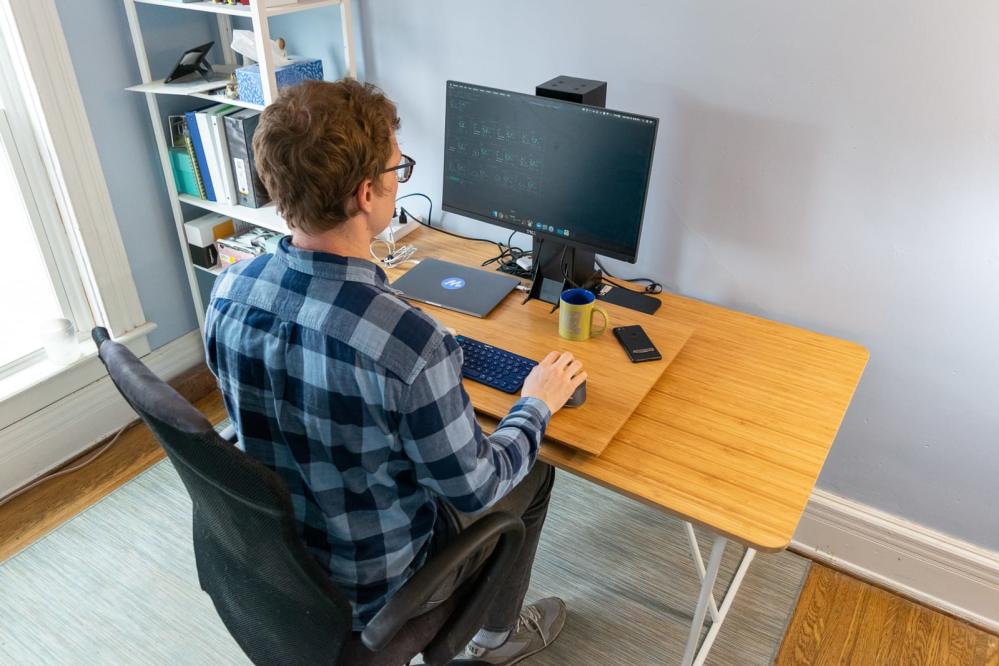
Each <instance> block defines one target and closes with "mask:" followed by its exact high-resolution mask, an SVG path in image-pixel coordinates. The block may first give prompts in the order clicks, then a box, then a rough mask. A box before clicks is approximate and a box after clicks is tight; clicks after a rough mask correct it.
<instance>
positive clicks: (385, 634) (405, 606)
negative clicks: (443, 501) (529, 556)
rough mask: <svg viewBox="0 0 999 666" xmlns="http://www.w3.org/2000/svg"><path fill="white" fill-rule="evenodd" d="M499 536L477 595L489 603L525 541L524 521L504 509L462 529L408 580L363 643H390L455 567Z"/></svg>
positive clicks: (374, 646)
mask: <svg viewBox="0 0 999 666" xmlns="http://www.w3.org/2000/svg"><path fill="white" fill-rule="evenodd" d="M497 537H499V542H498V543H497V544H496V548H495V550H494V551H493V553H492V555H491V556H490V558H489V560H488V561H487V562H486V564H485V565H483V570H484V572H485V575H484V576H483V578H485V579H486V580H483V582H482V583H481V585H480V589H479V593H478V595H477V596H478V597H480V598H481V599H482V600H483V601H485V602H486V603H487V604H488V602H491V601H492V597H493V596H494V595H495V593H496V590H498V585H499V583H500V582H501V581H502V580H503V579H504V578H505V575H504V574H505V573H506V570H508V569H509V568H510V567H511V566H512V565H513V563H514V561H515V559H516V557H517V555H518V554H519V553H520V547H521V545H523V543H524V523H523V522H521V520H520V519H519V518H517V517H516V516H514V515H513V514H510V513H506V512H502V511H500V512H497V513H491V514H489V515H487V516H484V517H483V518H482V519H480V520H478V521H476V522H475V523H473V524H472V525H471V526H470V527H469V528H468V529H466V530H463V531H462V532H461V533H459V534H458V536H457V538H456V539H455V540H454V541H452V542H451V543H449V544H447V546H445V547H444V549H443V550H441V551H440V552H439V553H436V554H435V555H434V556H433V557H431V558H430V559H429V560H428V561H427V563H426V564H425V565H424V566H423V567H422V568H421V569H420V570H419V571H417V572H416V573H415V574H414V575H413V577H412V578H410V579H409V580H408V581H406V584H405V585H403V586H402V587H401V588H399V590H398V591H397V592H396V593H395V594H394V595H392V598H391V599H389V600H388V603H387V604H385V606H383V607H382V609H381V610H380V611H378V614H377V615H375V617H374V618H372V620H371V622H369V623H368V626H366V627H365V628H364V631H363V632H361V642H363V643H364V645H365V647H367V648H368V649H369V650H371V651H372V652H378V651H379V650H381V649H383V648H384V647H385V646H386V645H388V644H389V643H390V642H391V641H392V639H393V638H395V635H396V634H397V633H398V632H399V630H400V629H402V627H403V626H405V625H406V623H407V622H409V621H410V620H411V619H412V618H413V617H415V616H416V615H417V614H418V613H417V611H418V610H419V609H420V607H421V606H422V605H423V604H424V603H425V602H426V601H427V600H428V599H429V598H430V596H431V595H432V594H433V593H434V592H436V591H437V589H438V588H439V587H440V586H441V585H442V584H443V583H444V582H445V581H446V580H447V578H448V576H449V575H450V574H451V573H452V572H453V571H454V570H455V569H457V568H458V567H459V566H461V565H462V563H464V562H465V561H466V560H467V559H468V558H470V557H472V556H473V555H474V554H475V553H476V552H478V550H479V549H480V548H482V547H483V546H486V545H487V544H488V543H489V542H490V541H491V540H492V539H495V538H497ZM475 605H476V604H472V606H475ZM478 605H482V604H478ZM467 610H468V608H466V612H467ZM482 610H483V611H484V609H482Z"/></svg>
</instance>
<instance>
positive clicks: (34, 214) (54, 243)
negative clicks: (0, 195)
mask: <svg viewBox="0 0 999 666" xmlns="http://www.w3.org/2000/svg"><path fill="white" fill-rule="evenodd" d="M0 69H8V67H7V66H5V65H0ZM8 83H9V81H8V80H7V77H6V72H4V71H0V150H2V151H4V152H6V154H7V157H8V158H9V160H10V166H11V171H12V172H13V175H14V180H15V181H16V183H17V186H18V190H19V191H20V193H21V197H22V200H23V202H24V207H25V211H26V213H27V216H28V223H29V224H30V226H31V230H32V232H33V233H34V236H35V239H36V240H37V241H38V249H39V252H40V254H41V258H42V262H43V263H44V264H45V269H46V272H47V273H48V275H49V278H50V280H51V281H52V287H53V290H54V291H55V296H56V299H57V300H58V301H59V306H60V309H61V311H62V312H63V314H64V315H65V316H68V317H70V318H71V319H72V320H73V323H74V324H76V327H77V330H78V331H79V332H80V334H81V335H84V334H85V332H86V331H88V330H90V329H91V328H92V327H93V326H94V314H93V310H92V308H91V306H90V302H89V300H88V299H87V294H86V291H85V290H84V288H83V280H82V278H81V276H80V271H79V269H78V267H77V265H76V260H75V258H74V257H73V253H72V250H71V249H70V245H69V238H68V237H67V236H66V233H65V230H64V229H63V228H62V221H61V219H60V218H59V211H58V209H57V208H56V206H55V197H54V195H53V194H52V190H51V187H50V186H49V183H48V179H47V177H46V176H45V175H44V170H42V169H41V167H42V163H41V156H40V155H39V154H38V151H37V146H36V145H35V144H34V141H33V138H32V137H31V136H30V135H27V136H26V135H25V133H24V132H21V133H20V136H18V133H16V132H15V129H14V127H13V126H12V124H11V122H10V117H9V114H8V112H7V109H6V108H5V106H4V100H6V99H11V97H12V95H10V96H9V93H10V92H11V91H10V90H9V88H8V86H7V85H6V84H8ZM30 173H34V174H38V173H41V174H42V176H41V177H40V178H39V177H38V176H37V175H36V176H35V177H31V176H30V175H29V174H30ZM40 348H41V345H39V349H36V350H34V351H32V352H29V353H28V354H25V355H24V356H21V357H19V358H17V359H14V360H12V361H10V362H8V363H6V364H4V365H0V378H3V377H6V376H9V375H11V374H13V373H14V372H17V371H18V370H19V369H22V368H23V367H25V366H26V365H30V364H32V363H35V362H37V361H38V360H40V359H41V358H43V357H44V353H43V352H41V351H40Z"/></svg>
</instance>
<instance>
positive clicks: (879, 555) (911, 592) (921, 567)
mask: <svg viewBox="0 0 999 666" xmlns="http://www.w3.org/2000/svg"><path fill="white" fill-rule="evenodd" d="M791 548H792V549H793V550H796V551H798V552H800V553H801V554H803V555H806V556H808V557H811V558H813V559H815V560H818V561H821V562H824V563H827V564H829V565H830V566H832V567H835V568H837V569H841V570H843V571H846V572H847V573H850V574H852V575H854V576H856V577H857V578H861V579H864V580H868V581H870V582H872V583H876V584H877V585H880V586H882V587H884V588H887V589H889V590H892V591H894V592H897V593H899V594H901V595H903V596H906V597H909V598H911V599H914V600H916V601H919V602H921V603H923V604H926V605H927V606H931V607H933V608H937V609H939V610H941V611H944V612H946V613H950V614H951V615H954V616H957V617H959V618H962V619H965V620H967V621H969V622H972V623H974V624H976V625H978V626H980V627H982V628H985V629H987V630H989V631H992V632H999V553H996V552H993V551H989V550H986V549H984V548H980V547H978V546H975V545H973V544H969V543H967V542H964V541H960V540H958V539H955V538H953V537H950V536H948V535H946V534H942V533H940V532H936V531H933V530H930V529H927V528H926V527H923V526H921V525H917V524H915V523H912V522H909V521H907V520H904V519H902V518H899V517H898V516H894V515H891V514H888V513H884V512H883V511H879V510H877V509H874V508H872V507H870V506H866V505H863V504H859V503H857V502H853V501H851V500H848V499H845V498H843V497H839V496H837V495H833V494H832V493H828V492H825V491H822V490H816V491H814V492H813V493H812V497H811V499H810V500H809V502H808V506H807V507H806V508H805V514H804V516H803V517H802V519H801V523H800V524H799V525H798V529H797V531H796V532H795V534H794V539H793V540H792V542H791Z"/></svg>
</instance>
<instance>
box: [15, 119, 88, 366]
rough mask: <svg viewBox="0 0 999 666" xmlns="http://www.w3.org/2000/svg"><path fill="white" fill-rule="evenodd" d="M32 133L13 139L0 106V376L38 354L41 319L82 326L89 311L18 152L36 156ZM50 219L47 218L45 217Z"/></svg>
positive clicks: (41, 189) (41, 190) (47, 191)
mask: <svg viewBox="0 0 999 666" xmlns="http://www.w3.org/2000/svg"><path fill="white" fill-rule="evenodd" d="M33 153H37V150H36V149H35V146H34V145H32V140H31V137H22V140H21V141H20V142H18V141H17V140H15V137H14V133H13V131H12V129H11V126H10V122H9V120H8V115H7V113H6V111H5V110H4V109H3V108H0V216H2V219H3V220H4V246H5V248H7V249H8V251H7V252H5V253H4V254H5V256H4V257H3V260H2V261H0V285H2V286H3V288H2V291H0V312H2V313H3V314H2V316H0V376H3V375H4V374H9V373H10V372H12V371H15V370H16V369H17V368H18V367H19V366H21V365H23V363H24V362H25V361H30V360H32V359H34V358H37V357H38V356H39V354H38V353H37V352H39V350H41V348H42V343H41V340H40V338H39V335H38V328H39V325H40V324H41V322H42V321H44V320H45V319H50V318H54V317H65V318H67V319H69V320H71V321H73V323H74V324H75V325H76V328H77V330H78V331H81V332H82V331H87V330H89V328H90V327H91V325H92V323H93V317H92V315H91V314H90V312H89V311H88V308H86V297H85V294H84V292H83V285H82V283H81V281H80V279H79V276H78V272H77V271H76V267H75V265H74V262H71V261H70V262H62V261H59V260H58V259H57V257H58V255H59V254H60V251H59V250H60V248H61V247H65V246H66V245H68V239H66V238H64V237H61V238H59V239H58V242H52V241H50V238H51V237H52V236H56V235H61V236H64V232H63V231H62V229H61V225H60V224H59V223H58V222H59V221H58V220H57V219H51V218H52V217H53V213H54V212H55V211H56V210H57V208H56V203H55V200H54V198H53V196H52V193H51V188H48V187H47V186H46V185H47V183H45V182H42V183H38V182H35V183H32V181H31V179H29V178H28V175H27V174H28V170H27V169H26V168H25V160H24V159H23V156H25V155H26V154H27V155H28V156H29V159H30V158H34V161H37V160H38V157H37V155H36V154H33ZM47 217H48V218H49V219H46V218H47Z"/></svg>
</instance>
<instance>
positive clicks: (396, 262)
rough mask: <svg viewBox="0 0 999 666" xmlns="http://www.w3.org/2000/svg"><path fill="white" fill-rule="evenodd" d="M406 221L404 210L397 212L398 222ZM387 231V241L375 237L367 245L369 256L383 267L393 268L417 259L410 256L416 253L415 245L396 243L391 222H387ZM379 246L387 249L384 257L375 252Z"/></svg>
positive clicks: (403, 222) (404, 222)
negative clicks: (399, 244)
mask: <svg viewBox="0 0 999 666" xmlns="http://www.w3.org/2000/svg"><path fill="white" fill-rule="evenodd" d="M407 221H408V220H407V219H406V217H405V210H403V211H401V212H400V213H399V222H400V223H401V224H406V222H407ZM388 232H389V239H388V240H387V241H386V240H382V239H381V238H375V239H373V240H372V241H371V245H369V246H368V251H369V252H370V253H371V258H372V259H374V260H375V261H376V262H378V263H379V264H381V265H382V266H384V267H385V268H395V267H396V266H401V265H402V264H404V263H406V262H407V261H412V262H414V263H415V262H416V261H417V260H416V259H413V258H412V256H413V255H414V254H416V246H415V245H403V246H398V245H396V243H395V230H394V229H393V228H392V225H391V224H389V226H388ZM379 246H385V248H386V249H387V251H386V253H385V256H384V257H380V256H378V254H377V253H376V252H375V248H376V247H379Z"/></svg>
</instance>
